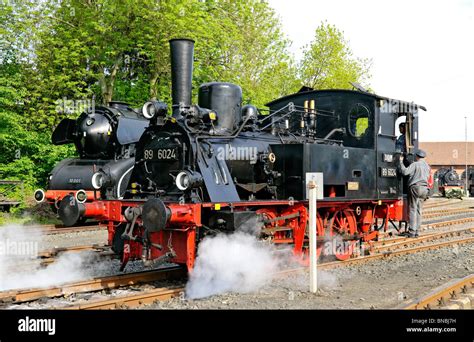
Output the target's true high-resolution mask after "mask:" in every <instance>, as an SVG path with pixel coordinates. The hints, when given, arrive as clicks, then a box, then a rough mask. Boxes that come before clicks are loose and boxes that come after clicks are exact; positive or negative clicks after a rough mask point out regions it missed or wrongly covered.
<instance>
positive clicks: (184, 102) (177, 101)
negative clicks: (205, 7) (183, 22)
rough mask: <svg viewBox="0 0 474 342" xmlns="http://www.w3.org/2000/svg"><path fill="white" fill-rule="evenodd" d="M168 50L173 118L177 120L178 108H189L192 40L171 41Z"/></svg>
mask: <svg viewBox="0 0 474 342" xmlns="http://www.w3.org/2000/svg"><path fill="white" fill-rule="evenodd" d="M170 49H171V86H172V91H171V92H172V97H173V117H176V118H179V117H180V116H181V114H180V108H183V107H184V108H185V107H190V106H191V95H192V80H193V59H194V40H191V39H171V40H170Z"/></svg>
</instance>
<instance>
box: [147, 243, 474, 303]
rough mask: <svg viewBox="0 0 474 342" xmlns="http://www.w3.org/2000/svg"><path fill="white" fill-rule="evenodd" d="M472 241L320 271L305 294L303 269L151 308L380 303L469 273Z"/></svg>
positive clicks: (416, 293) (396, 300)
mask: <svg viewBox="0 0 474 342" xmlns="http://www.w3.org/2000/svg"><path fill="white" fill-rule="evenodd" d="M473 256H474V244H470V245H463V246H459V247H449V248H443V249H439V250H436V251H427V252H422V253H417V254H411V255H407V256H400V257H392V258H390V259H385V260H377V261H373V262H370V263H366V264H361V265H354V266H350V267H344V268H338V269H333V270H327V271H320V273H319V275H318V280H319V287H320V290H319V292H318V293H317V294H311V293H309V291H308V288H309V276H308V273H307V272H301V273H300V274H298V275H292V276H290V277H285V278H282V279H275V280H273V281H272V282H271V284H269V285H266V286H265V287H263V288H262V289H260V290H258V291H256V292H253V293H246V294H238V293H231V294H222V295H216V296H212V297H210V298H205V299H199V300H182V299H172V300H169V301H166V302H159V303H156V304H154V305H152V306H149V307H147V308H153V309H386V308H394V307H396V306H397V305H399V304H400V303H401V302H402V301H405V300H407V299H410V298H414V297H417V296H420V295H422V294H424V293H425V292H426V291H428V290H430V289H432V288H435V287H437V286H440V285H442V284H444V283H446V282H448V281H449V280H450V279H454V278H461V277H465V276H466V275H469V274H472V273H474V258H473Z"/></svg>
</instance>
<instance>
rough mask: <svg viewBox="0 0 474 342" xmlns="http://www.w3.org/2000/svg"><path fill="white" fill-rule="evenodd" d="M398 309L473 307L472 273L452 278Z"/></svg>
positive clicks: (473, 279) (457, 308)
mask: <svg viewBox="0 0 474 342" xmlns="http://www.w3.org/2000/svg"><path fill="white" fill-rule="evenodd" d="M398 308H399V309H405V310H422V309H425V310H427V309H444V310H447V309H448V310H449V309H452V310H453V309H454V310H459V309H473V308H474V274H471V275H469V276H467V277H464V278H462V279H454V280H451V281H450V282H448V283H447V284H445V285H442V286H440V287H437V288H435V289H434V290H432V291H430V292H429V293H427V294H426V295H424V296H422V297H418V298H415V299H413V300H411V301H409V302H406V303H404V304H402V305H401V306H400V307H398Z"/></svg>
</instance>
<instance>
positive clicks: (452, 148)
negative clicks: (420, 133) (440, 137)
mask: <svg viewBox="0 0 474 342" xmlns="http://www.w3.org/2000/svg"><path fill="white" fill-rule="evenodd" d="M419 146H420V148H421V149H422V150H424V151H425V152H426V155H427V156H426V161H427V162H428V164H430V166H431V170H433V172H434V171H436V170H438V169H440V168H442V167H450V166H453V167H454V169H455V170H456V172H457V173H458V174H459V175H462V173H463V172H464V170H465V168H466V142H464V141H458V142H420V143H419ZM467 165H468V167H473V166H474V142H472V141H471V142H468V143H467Z"/></svg>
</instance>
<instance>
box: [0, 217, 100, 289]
mask: <svg viewBox="0 0 474 342" xmlns="http://www.w3.org/2000/svg"><path fill="white" fill-rule="evenodd" d="M41 241H42V236H41V233H40V232H39V231H38V230H35V229H32V228H26V227H23V226H19V225H9V226H4V227H0V291H5V290H10V289H19V288H31V287H35V288H36V287H47V286H53V285H60V284H64V283H66V282H70V281H75V280H79V279H83V278H84V277H87V276H88V273H89V272H88V270H87V268H86V267H84V265H85V264H86V263H89V262H90V261H92V258H94V256H93V255H92V254H91V253H64V254H62V255H60V256H59V257H58V259H57V260H56V261H55V262H54V263H52V264H50V265H48V266H47V267H45V268H41V267H40V265H39V264H38V265H33V262H34V261H35V260H34V259H35V258H36V257H37V255H38V252H39V250H38V249H39V247H38V246H40V245H41Z"/></svg>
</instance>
